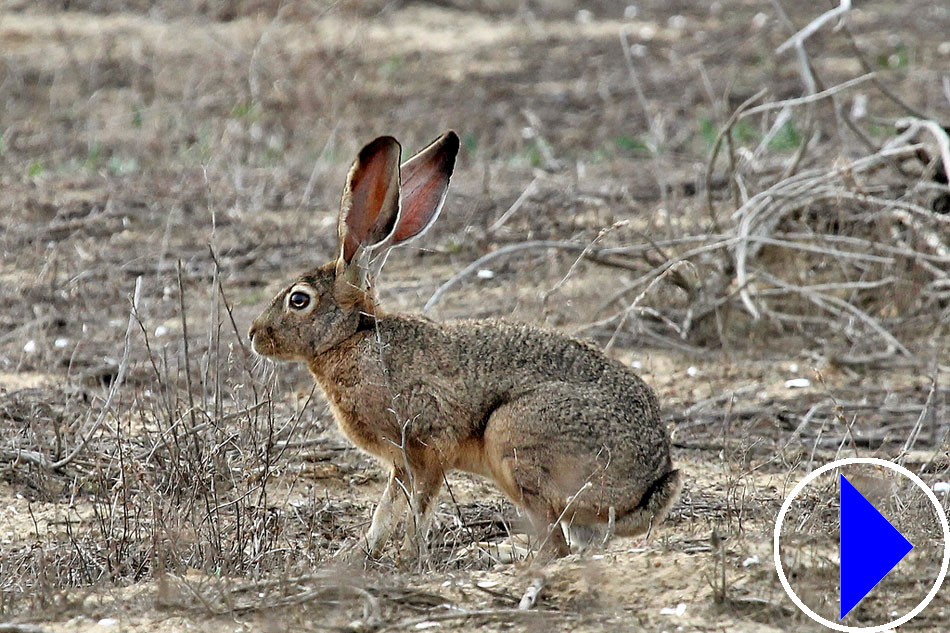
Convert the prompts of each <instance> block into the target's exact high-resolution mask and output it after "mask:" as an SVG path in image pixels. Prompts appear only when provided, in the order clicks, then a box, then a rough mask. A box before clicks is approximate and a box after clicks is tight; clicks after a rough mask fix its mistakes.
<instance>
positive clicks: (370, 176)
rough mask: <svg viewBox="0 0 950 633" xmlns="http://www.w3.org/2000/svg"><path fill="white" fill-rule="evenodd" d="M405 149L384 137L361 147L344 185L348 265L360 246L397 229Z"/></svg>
mask: <svg viewBox="0 0 950 633" xmlns="http://www.w3.org/2000/svg"><path fill="white" fill-rule="evenodd" d="M401 153H402V148H401V147H400V146H399V143H398V142H397V141H396V139H394V138H393V137H391V136H381V137H379V138H378V139H376V140H374V141H372V142H371V143H369V144H368V145H367V146H366V147H364V148H363V149H362V150H360V153H359V155H358V156H357V157H356V160H355V161H353V167H351V168H350V174H349V176H347V179H346V187H344V188H343V201H342V202H341V203H340V219H339V224H338V227H337V228H338V230H339V245H340V259H339V263H340V264H341V265H343V266H345V265H348V264H349V263H350V262H351V261H352V259H353V256H354V255H356V253H357V252H358V251H359V250H360V248H371V247H373V246H376V245H377V244H379V243H380V242H382V241H383V240H385V239H386V238H387V237H388V236H389V234H390V233H392V231H393V226H394V225H395V223H396V218H397V217H398V216H399V158H400V155H401Z"/></svg>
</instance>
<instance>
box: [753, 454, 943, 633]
mask: <svg viewBox="0 0 950 633" xmlns="http://www.w3.org/2000/svg"><path fill="white" fill-rule="evenodd" d="M852 464H871V465H874V466H881V467H883V468H889V469H891V470H893V471H895V472H897V473H900V474H901V475H904V476H905V477H907V478H908V479H910V480H911V481H912V482H914V484H915V485H916V486H917V487H918V488H920V489H921V490H923V491H924V494H926V495H927V498H928V499H929V500H930V503H931V504H933V507H934V511H935V512H936V513H937V519H938V520H939V521H940V525H941V527H942V528H943V563H942V564H941V565H940V573H939V574H937V580H936V581H934V585H933V587H932V588H931V589H930V592H929V593H928V594H927V596H926V597H925V598H924V599H923V600H921V601H920V603H919V604H918V605H917V606H916V607H914V608H913V609H912V610H911V611H910V612H909V613H907V614H905V615H904V616H902V617H900V618H897V619H896V620H892V621H890V622H888V623H886V624H879V625H876V626H845V625H844V624H839V623H837V622H832V621H831V620H828V619H826V618H823V617H821V616H820V615H818V614H817V613H815V612H814V611H812V610H811V609H810V608H809V607H808V605H806V604H805V603H804V602H802V600H801V598H799V597H798V595H797V594H796V593H795V591H794V590H793V589H792V586H791V585H790V584H789V582H788V578H786V577H785V570H784V569H783V568H782V559H781V556H779V537H780V535H781V533H782V523H783V521H784V520H785V515H786V514H787V513H788V510H789V508H791V506H792V503H793V502H794V501H795V498H796V497H797V496H798V495H799V494H800V493H801V491H802V490H804V489H805V486H807V485H808V484H810V483H811V482H812V481H814V480H815V479H816V478H817V477H820V476H821V475H823V474H824V473H826V472H828V471H829V470H832V469H834V468H841V467H842V466H850V465H852ZM772 547H773V555H774V557H775V571H776V572H777V573H778V578H779V580H780V581H781V582H782V587H783V588H784V589H785V593H787V594H788V597H789V598H791V599H792V602H794V603H795V606H797V607H798V608H799V609H801V610H802V612H804V614H805V615H807V616H808V617H809V618H811V619H812V620H814V621H815V622H818V623H819V624H821V625H823V626H826V627H828V628H829V629H834V630H835V631H846V632H849V633H858V632H861V633H877V632H879V631H888V630H893V629H896V628H897V627H899V626H901V625H903V624H905V623H907V622H908V621H910V620H911V618H913V617H915V616H916V615H917V614H918V613H920V612H921V611H923V610H924V609H925V608H926V607H927V605H928V604H930V601H931V600H933V599H934V596H936V595H937V592H938V591H940V585H941V584H943V580H944V578H945V577H946V575H947V568H948V566H950V524H948V523H947V515H946V513H945V512H944V511H943V506H941V505H940V501H939V500H938V499H937V496H936V495H934V493H933V491H932V490H931V489H930V488H929V487H928V486H927V484H925V483H924V482H923V481H922V480H921V479H920V477H918V476H917V475H915V474H914V473H912V472H910V471H909V470H907V469H906V468H904V467H903V466H900V465H898V464H895V463H893V462H889V461H887V460H885V459H878V458H876V457H849V458H847V459H839V460H837V461H834V462H831V463H830V464H825V465H824V466H822V467H821V468H819V469H817V470H815V471H812V472H810V473H809V474H808V475H806V476H805V478H804V479H802V480H801V481H800V482H798V485H796V486H795V487H794V488H793V489H792V492H791V493H789V495H788V497H786V499H785V503H783V504H782V509H781V510H779V513H778V518H777V519H776V520H775V533H774V537H773V545H772Z"/></svg>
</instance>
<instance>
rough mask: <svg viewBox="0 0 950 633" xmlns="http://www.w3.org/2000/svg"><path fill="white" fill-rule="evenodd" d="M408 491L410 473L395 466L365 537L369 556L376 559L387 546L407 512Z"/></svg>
mask: <svg viewBox="0 0 950 633" xmlns="http://www.w3.org/2000/svg"><path fill="white" fill-rule="evenodd" d="M408 490H409V476H408V473H407V472H406V471H405V469H403V468H399V467H396V466H393V468H392V471H391V472H390V474H389V481H388V482H387V484H386V489H385V490H383V495H382V497H380V499H379V504H377V506H376V510H375V511H374V512H373V522H372V523H371V524H370V526H369V530H367V532H366V535H365V536H364V537H363V542H364V545H365V548H366V553H367V555H368V556H370V557H372V558H376V557H377V556H379V554H380V552H381V551H382V549H383V548H384V547H385V546H386V543H387V542H388V541H389V537H390V536H391V535H392V533H393V528H394V527H395V526H396V523H397V522H398V521H399V518H400V517H401V516H402V515H403V513H404V512H405V510H406V498H407V492H408Z"/></svg>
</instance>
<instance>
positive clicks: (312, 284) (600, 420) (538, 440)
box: [250, 132, 680, 555]
mask: <svg viewBox="0 0 950 633" xmlns="http://www.w3.org/2000/svg"><path fill="white" fill-rule="evenodd" d="M457 151H458V137H457V136H455V134H454V133H452V132H450V133H448V134H446V135H443V136H442V137H440V138H439V139H437V140H436V141H435V142H434V143H433V144H432V145H430V146H429V147H427V148H426V149H424V150H422V151H421V152H420V153H419V154H417V155H416V156H414V157H413V158H411V159H410V160H409V161H407V162H406V163H404V164H403V165H402V167H401V169H400V166H399V160H398V159H399V153H400V149H399V145H398V143H396V142H395V140H393V139H391V138H389V137H382V138H380V139H377V140H376V141H373V142H372V143H370V144H369V145H367V146H366V147H365V148H363V150H362V151H361V152H360V155H359V156H358V157H357V160H356V161H355V162H354V165H353V168H352V169H351V171H350V175H349V178H348V181H347V186H346V188H345V190H344V195H343V203H342V205H341V212H340V222H339V235H340V242H339V246H340V251H339V256H338V258H337V259H336V260H335V261H333V262H330V263H328V264H326V265H324V266H322V267H320V268H317V269H314V270H313V271H310V272H309V273H306V274H305V275H303V276H301V277H299V278H298V279H297V280H296V281H295V282H294V283H292V284H291V285H290V286H288V287H287V288H286V289H285V290H283V291H282V292H281V293H280V294H278V296H277V297H276V298H275V299H274V301H273V302H272V303H271V305H270V307H268V308H267V309H266V310H265V311H264V313H263V314H262V315H261V316H260V317H258V319H257V320H255V322H254V324H253V326H252V327H251V332H250V335H251V340H252V344H253V347H254V349H255V351H257V352H258V353H261V354H264V355H267V356H271V357H276V358H281V359H286V360H297V361H302V362H305V363H307V365H308V367H309V369H310V371H311V373H312V374H313V375H314V377H315V379H316V381H317V383H318V384H319V385H320V387H321V388H322V389H323V392H324V394H325V396H326V399H327V401H328V402H329V403H330V405H331V407H332V410H333V413H334V416H335V418H336V420H337V422H338V423H339V424H340V427H341V428H342V430H343V432H344V433H345V434H346V435H347V437H348V438H349V439H350V440H351V441H352V442H353V443H354V444H356V445H357V446H359V447H360V448H362V449H363V450H365V451H367V452H368V453H370V454H372V455H375V456H376V457H378V458H379V459H380V460H382V461H383V462H384V463H385V464H386V465H387V466H388V467H389V468H390V471H391V472H390V478H389V482H388V484H387V487H386V490H385V491H384V493H383V496H382V499H381V500H380V503H379V505H378V506H377V508H376V512H375V513H374V516H373V522H372V525H371V526H370V529H369V531H368V533H367V535H366V543H365V544H366V545H367V547H368V550H369V552H370V553H371V554H374V555H375V554H377V553H378V552H379V551H380V550H381V548H382V547H383V546H384V545H385V544H386V542H387V541H388V539H389V536H390V534H391V532H392V529H393V527H394V526H395V524H396V523H397V522H398V521H399V519H400V518H401V517H402V515H403V513H404V510H405V506H406V503H407V502H408V503H409V504H410V506H411V509H412V511H413V514H412V518H413V519H419V521H416V520H409V521H407V522H406V530H407V531H406V540H407V545H412V544H413V541H414V539H415V537H416V534H417V531H418V528H419V527H420V524H421V523H423V522H424V520H425V517H426V516H427V514H428V511H429V510H431V505H432V501H433V500H434V498H435V496H436V495H437V493H438V491H439V489H440V487H441V485H442V482H443V474H444V473H445V472H446V471H450V470H456V469H457V470H464V471H468V472H472V473H476V474H480V475H483V476H485V477H488V478H490V479H492V480H493V481H494V482H495V483H496V484H497V485H498V487H499V488H500V489H501V490H502V491H503V492H504V493H505V494H506V495H507V496H508V497H509V498H510V499H511V500H512V501H513V502H514V503H516V504H517V505H519V506H520V507H521V508H522V509H524V510H525V511H526V513H527V514H528V516H529V518H530V519H531V521H532V523H533V524H534V525H535V528H536V529H537V530H538V532H539V533H540V534H541V537H542V539H543V542H544V544H545V546H546V548H547V549H549V550H550V551H552V552H553V553H556V554H559V555H563V554H566V553H568V552H569V548H568V544H567V542H566V541H565V539H564V535H563V534H562V532H561V530H559V529H551V528H553V527H556V525H557V523H558V522H561V523H562V525H569V526H571V528H570V529H568V530H567V531H568V533H569V534H571V535H572V536H573V535H574V534H575V533H577V534H589V532H590V528H591V527H592V526H595V525H598V524H605V523H607V522H608V521H609V520H611V519H613V520H614V521H615V524H614V527H615V533H616V534H619V535H634V534H638V533H642V532H644V531H646V530H647V529H649V527H650V526H651V525H654V524H656V523H657V522H659V521H660V520H662V518H663V517H664V516H665V514H666V513H667V511H668V510H669V508H670V506H671V505H672V503H673V501H674V500H675V498H676V495H677V494H678V491H679V486H680V473H679V471H676V470H674V469H673V465H672V461H671V458H670V440H669V435H668V433H667V431H666V429H665V428H664V426H663V424H662V422H661V419H660V415H659V405H658V403H657V399H656V395H655V394H654V392H653V391H652V389H650V387H648V386H647V385H646V383H644V382H643V381H642V380H641V379H640V378H639V377H638V376H637V375H636V374H634V373H633V372H632V371H631V370H629V369H628V368H627V367H625V366H624V365H622V364H621V363H619V362H617V361H614V360H612V359H609V358H608V357H606V356H605V355H604V354H603V353H602V352H601V351H600V350H598V349H597V348H595V347H593V346H591V345H588V344H586V343H583V342H580V341H577V340H574V339H572V338H569V337H566V336H563V335H561V334H558V333H556V332H553V331H548V330H543V329H539V328H534V327H530V326H527V325H518V324H513V323H507V322H504V321H497V320H480V321H458V322H451V323H438V322H434V321H430V320H428V319H425V318H422V317H419V316H415V315H399V314H393V315H390V314H387V313H385V312H384V311H383V310H382V309H381V308H380V307H379V305H378V302H377V300H376V297H375V295H374V293H373V291H372V287H371V286H370V284H369V280H370V279H371V278H372V276H373V275H372V271H371V270H370V269H371V267H372V263H371V262H369V261H368V260H369V258H370V256H376V257H377V258H378V257H384V256H385V253H384V252H381V251H384V250H385V249H386V248H388V247H391V246H396V245H398V244H400V243H402V242H404V241H407V240H409V239H412V238H413V237H415V236H417V235H419V234H421V233H422V232H424V231H425V229H426V228H427V227H428V226H429V225H430V224H431V223H432V222H433V221H434V219H435V217H436V216H437V215H438V213H439V211H440V209H441V205H442V200H443V199H444V197H445V191H446V189H447V187H448V182H449V177H450V176H451V173H452V168H453V166H454V159H455V155H456V153H457ZM377 261H378V260H377ZM291 295H293V296H294V301H293V302H291V301H290V300H289V297H290V296H291Z"/></svg>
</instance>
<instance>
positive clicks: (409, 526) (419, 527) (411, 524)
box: [402, 465, 443, 556]
mask: <svg viewBox="0 0 950 633" xmlns="http://www.w3.org/2000/svg"><path fill="white" fill-rule="evenodd" d="M442 473H443V471H442V468H441V467H440V466H437V465H430V466H429V467H428V468H426V469H425V470H423V471H421V472H416V473H414V475H415V478H414V479H413V482H412V484H413V488H412V506H411V507H410V508H409V516H408V517H407V519H406V536H405V540H404V541H403V546H402V551H403V553H404V555H407V556H412V555H413V554H418V553H419V552H420V548H421V546H422V543H421V540H420V538H419V535H424V534H425V528H426V525H427V524H428V522H429V517H430V516H431V515H432V510H433V503H432V502H433V501H434V500H435V498H436V497H437V496H438V494H439V490H440V489H441V488H442V481H443V474H442Z"/></svg>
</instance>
